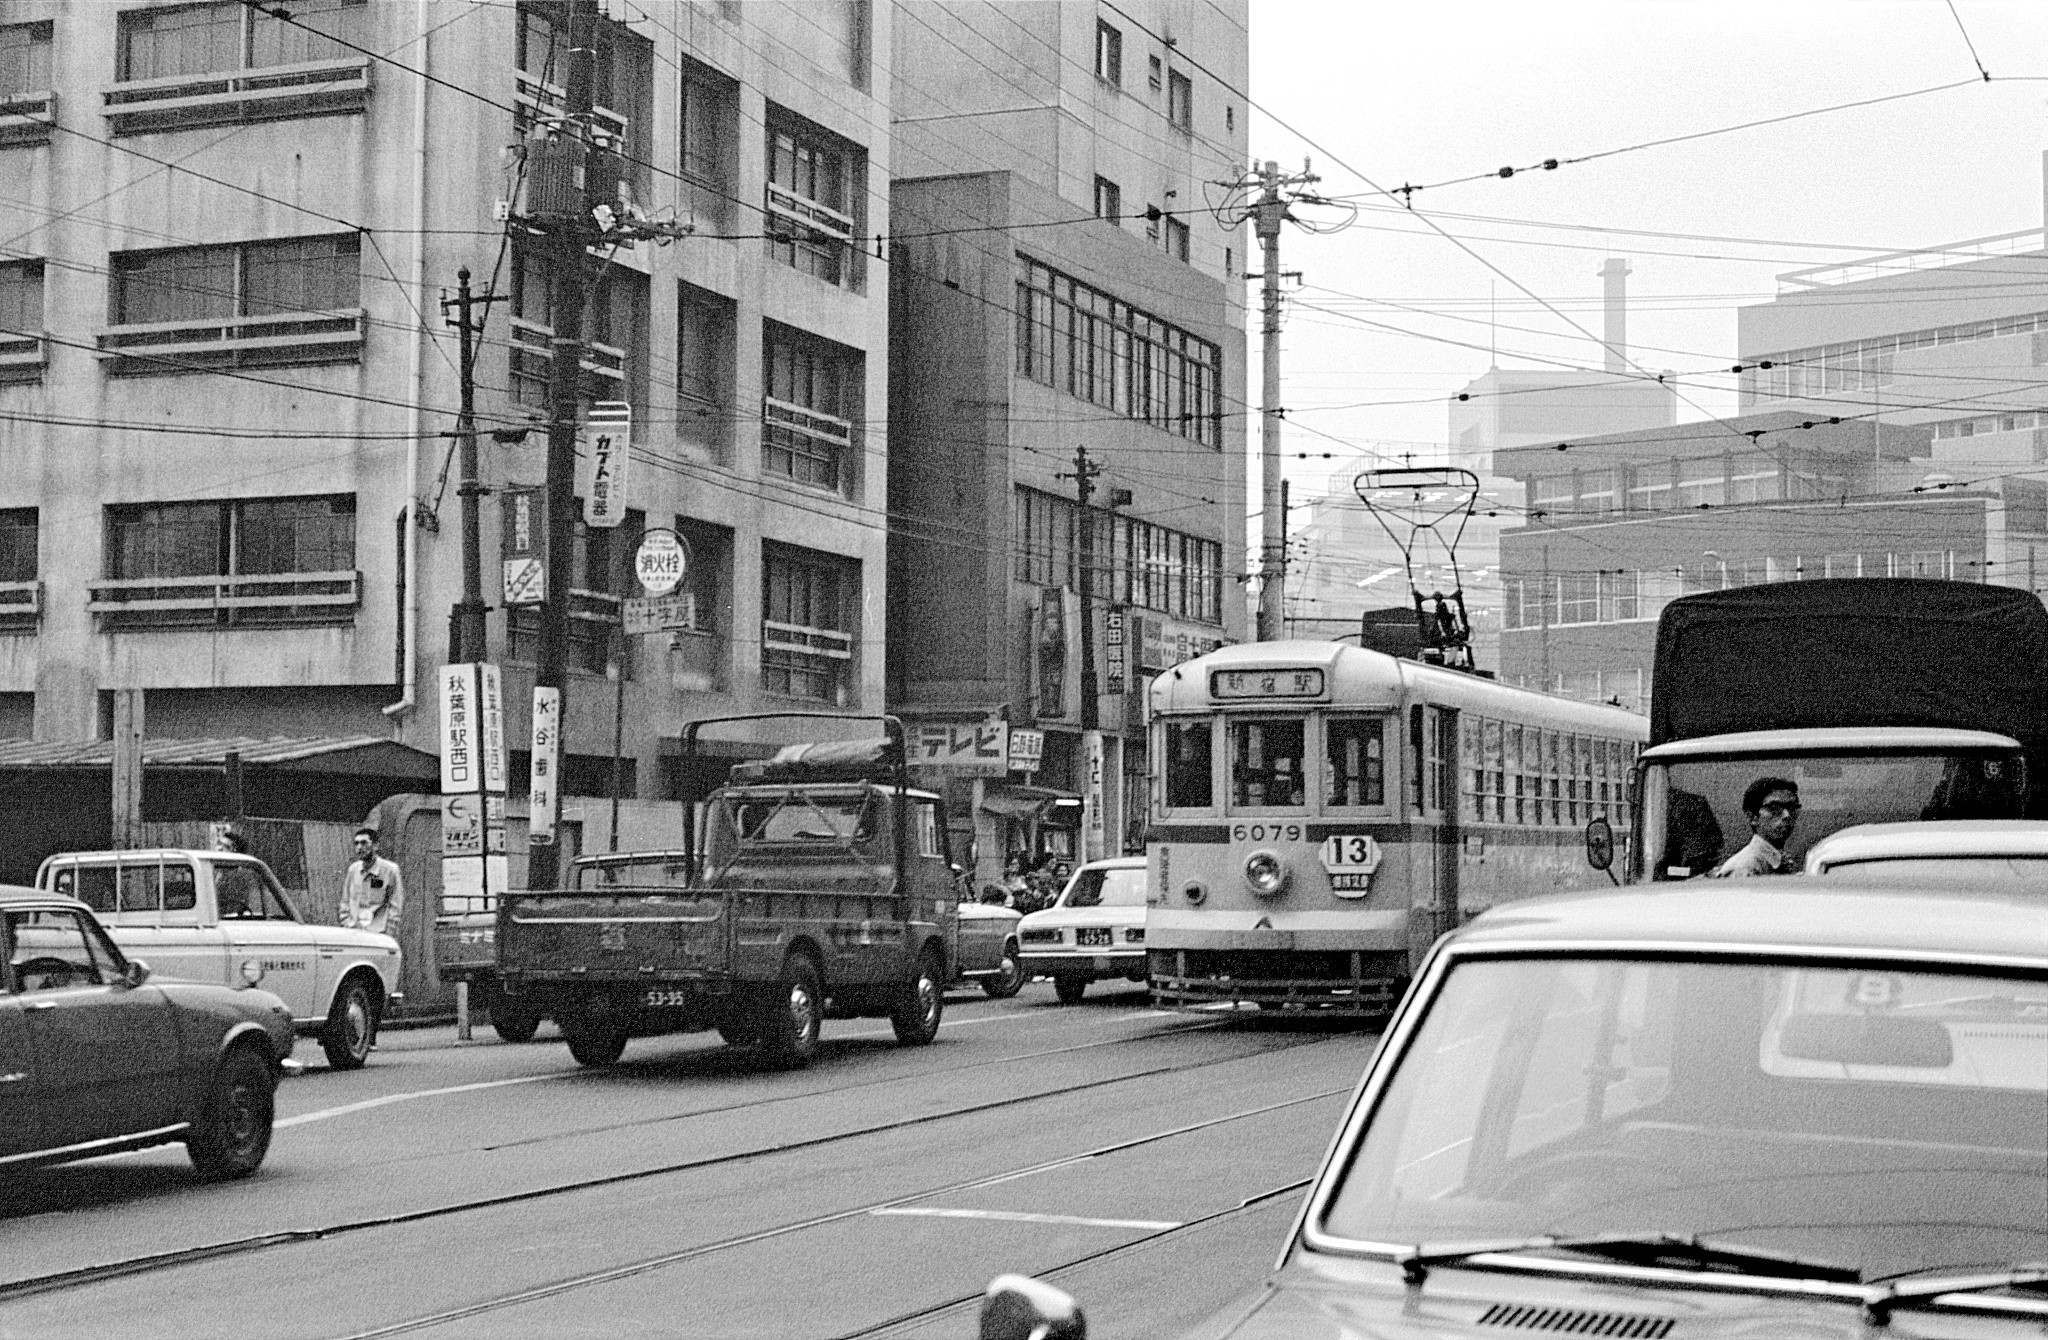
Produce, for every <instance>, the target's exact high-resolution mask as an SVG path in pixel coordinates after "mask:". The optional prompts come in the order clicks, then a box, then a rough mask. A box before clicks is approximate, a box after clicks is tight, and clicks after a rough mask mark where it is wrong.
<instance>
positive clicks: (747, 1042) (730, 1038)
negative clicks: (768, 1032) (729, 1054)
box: [718, 1018, 761, 1047]
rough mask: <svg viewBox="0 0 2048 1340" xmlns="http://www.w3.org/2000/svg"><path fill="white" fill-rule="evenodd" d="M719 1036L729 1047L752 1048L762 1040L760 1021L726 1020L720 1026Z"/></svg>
mask: <svg viewBox="0 0 2048 1340" xmlns="http://www.w3.org/2000/svg"><path fill="white" fill-rule="evenodd" d="M718 1036H719V1037H720V1038H721V1039H722V1040H723V1041H724V1042H725V1045H726V1046H728V1047H751V1046H753V1045H754V1044H755V1043H757V1042H759V1041H760V1040H761V1021H760V1020H759V1019H744V1018H742V1019H726V1020H722V1021H721V1022H720V1023H719V1025H718Z"/></svg>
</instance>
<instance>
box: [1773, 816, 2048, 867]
mask: <svg viewBox="0 0 2048 1340" xmlns="http://www.w3.org/2000/svg"><path fill="white" fill-rule="evenodd" d="M1913 856H2048V821H2043V820H2039V819H1940V820H1928V821H1925V822H1922V823H1898V824H1856V825H1855V826H1853V827H1850V828H1842V829H1837V830H1836V831H1835V832H1832V833H1830V834H1828V835H1827V836H1826V837H1824V838H1822V839H1821V840H1820V841H1818V842H1816V843H1814V844H1813V846H1812V847H1810V848H1808V849H1807V853H1806V861H1807V865H1808V867H1809V868H1812V867H1813V866H1814V865H1815V863H1816V862H1818V863H1819V864H1821V865H1830V864H1835V863H1839V862H1843V861H1874V860H1884V859H1887V858H1899V857H1913Z"/></svg>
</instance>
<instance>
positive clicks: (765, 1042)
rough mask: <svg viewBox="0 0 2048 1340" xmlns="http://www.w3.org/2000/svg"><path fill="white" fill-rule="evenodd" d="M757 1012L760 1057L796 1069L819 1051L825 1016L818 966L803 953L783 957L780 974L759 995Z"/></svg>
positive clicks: (777, 1064)
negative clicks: (773, 983)
mask: <svg viewBox="0 0 2048 1340" xmlns="http://www.w3.org/2000/svg"><path fill="white" fill-rule="evenodd" d="M759 1008H760V1014H759V1016H758V1028H759V1032H760V1040H761V1059H762V1060H763V1061H765V1062H767V1063H768V1064H769V1065H772V1066H776V1067H779V1068H782V1069H787V1070H795V1069H798V1068H800V1067H802V1066H807V1065H809V1064H810V1063H811V1058H812V1057H814V1056H816V1055H817V1054H818V1028H819V1024H820V1022H821V1020H822V1019H823V1016H824V1010H825V990H824V988H823V987H822V986H820V985H819V983H818V970H817V968H816V967H814V966H812V964H811V961H810V960H809V959H807V958H805V957H804V956H803V955H802V954H791V955H790V956H789V957H788V958H786V959H784V960H783V961H782V978H781V980H780V981H778V982H777V983H776V984H775V985H774V986H772V987H770V988H768V990H767V991H766V992H765V993H764V994H763V995H762V997H761V1002H760V1007H759Z"/></svg>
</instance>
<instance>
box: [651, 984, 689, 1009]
mask: <svg viewBox="0 0 2048 1340" xmlns="http://www.w3.org/2000/svg"><path fill="white" fill-rule="evenodd" d="M640 1003H641V1004H642V1005H644V1006H646V1007H647V1008H648V1009H660V1008H661V1007H662V1006H664V1005H687V1004H689V1003H690V993H689V992H687V991H681V990H677V989H675V988H673V987H660V986H650V987H648V988H647V990H646V991H645V992H643V993H641V996H640Z"/></svg>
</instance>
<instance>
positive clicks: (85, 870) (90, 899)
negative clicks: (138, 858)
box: [57, 865, 115, 912]
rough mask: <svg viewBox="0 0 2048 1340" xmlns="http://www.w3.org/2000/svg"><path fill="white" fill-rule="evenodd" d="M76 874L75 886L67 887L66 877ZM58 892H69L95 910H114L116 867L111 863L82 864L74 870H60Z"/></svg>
mask: <svg viewBox="0 0 2048 1340" xmlns="http://www.w3.org/2000/svg"><path fill="white" fill-rule="evenodd" d="M71 874H76V875H77V881H76V884H75V885H74V886H73V887H70V888H67V887H65V883H64V881H65V877H66V876H67V875H71ZM57 892H59V893H68V894H70V895H71V896H72V897H73V898H76V899H77V900H78V901H79V902H81V903H84V904H85V905H86V906H87V907H89V908H91V909H92V910H93V911H95V912H112V911H114V910H115V908H114V867H113V866H111V865H81V866H77V867H75V869H73V870H65V871H59V872H58V875H57Z"/></svg>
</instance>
